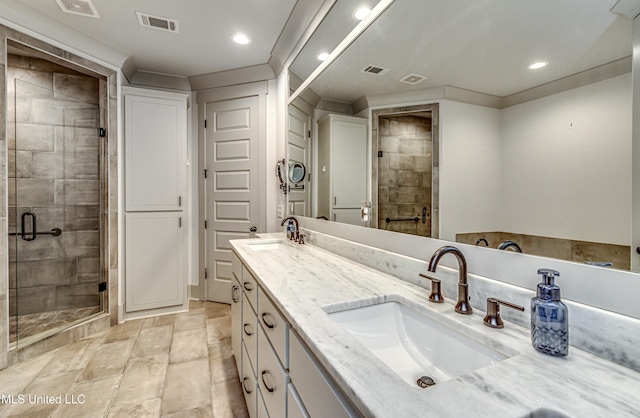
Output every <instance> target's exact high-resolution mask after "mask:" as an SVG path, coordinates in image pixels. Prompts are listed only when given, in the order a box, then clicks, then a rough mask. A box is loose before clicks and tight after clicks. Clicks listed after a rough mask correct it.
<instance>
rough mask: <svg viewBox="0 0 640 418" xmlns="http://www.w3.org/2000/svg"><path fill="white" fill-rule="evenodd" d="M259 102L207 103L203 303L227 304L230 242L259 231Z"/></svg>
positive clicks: (252, 100)
mask: <svg viewBox="0 0 640 418" xmlns="http://www.w3.org/2000/svg"><path fill="white" fill-rule="evenodd" d="M258 109H259V101H258V96H252V97H247V98H242V99H234V100H226V101H221V102H213V103H206V109H205V112H206V121H207V123H206V128H205V139H204V140H205V154H206V155H205V167H206V169H207V173H208V174H207V178H206V180H205V193H206V207H205V219H206V221H207V230H206V234H205V239H206V244H205V245H206V268H207V273H208V279H207V285H206V288H207V291H206V294H207V300H213V301H217V302H224V303H230V302H231V279H232V277H233V273H232V266H231V256H232V252H231V244H230V243H229V241H230V240H232V239H241V238H248V237H249V234H250V229H251V227H254V226H256V227H259V226H260V225H259V224H258V223H259V215H260V208H259V203H260V197H259V195H260V191H259V190H258V189H259V187H258V184H259V178H258V175H259V173H258V167H259V161H258V160H259V157H258V152H259V144H258V137H259V126H258V125H259V121H260V118H259V115H258Z"/></svg>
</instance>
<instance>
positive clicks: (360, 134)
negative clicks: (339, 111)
mask: <svg viewBox="0 0 640 418" xmlns="http://www.w3.org/2000/svg"><path fill="white" fill-rule="evenodd" d="M331 129H332V131H331V134H332V138H331V188H332V191H333V207H334V208H360V205H361V204H362V202H363V201H365V200H367V175H366V173H367V160H368V155H367V125H366V124H365V123H362V122H359V121H358V122H350V121H342V120H336V121H335V123H334V124H333V126H332V127H331Z"/></svg>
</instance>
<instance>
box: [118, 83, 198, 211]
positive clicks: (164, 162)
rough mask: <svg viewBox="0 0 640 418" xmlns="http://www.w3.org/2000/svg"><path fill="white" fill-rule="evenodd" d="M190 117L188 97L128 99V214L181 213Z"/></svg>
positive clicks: (126, 120)
mask: <svg viewBox="0 0 640 418" xmlns="http://www.w3.org/2000/svg"><path fill="white" fill-rule="evenodd" d="M186 115H187V104H186V96H181V97H179V98H162V97H156V96H154V97H143V96H137V95H133V94H127V95H125V165H126V173H127V175H126V210H127V211H156V210H181V206H182V199H183V197H184V187H185V184H186V164H185V161H186V156H185V153H186V140H187V122H186Z"/></svg>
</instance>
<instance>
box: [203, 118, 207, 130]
mask: <svg viewBox="0 0 640 418" xmlns="http://www.w3.org/2000/svg"><path fill="white" fill-rule="evenodd" d="M204 128H205V129H207V120H206V119H205V120H204Z"/></svg>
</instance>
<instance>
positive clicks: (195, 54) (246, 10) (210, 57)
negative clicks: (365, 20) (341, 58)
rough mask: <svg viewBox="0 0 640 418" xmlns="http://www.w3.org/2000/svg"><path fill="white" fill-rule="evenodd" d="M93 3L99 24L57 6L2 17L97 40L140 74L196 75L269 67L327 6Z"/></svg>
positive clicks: (151, 0) (267, 1) (42, 0)
mask: <svg viewBox="0 0 640 418" xmlns="http://www.w3.org/2000/svg"><path fill="white" fill-rule="evenodd" d="M67 1H72V2H73V1H76V0H67ZM82 1H84V0H82ZM91 2H92V3H93V5H94V6H95V9H96V11H97V13H98V15H99V18H98V19H96V18H93V17H89V16H83V15H78V14H70V13H65V12H63V11H62V9H61V7H60V6H59V5H58V3H57V2H56V0H2V3H3V4H2V5H0V12H1V13H0V16H1V17H3V18H5V19H9V20H11V21H13V22H14V23H18V24H20V25H22V26H24V27H26V28H28V29H31V30H33V31H35V32H38V33H40V34H43V35H45V36H48V37H51V38H53V39H56V40H60V41H61V42H65V41H66V42H65V43H68V44H76V45H80V46H81V47H82V46H84V45H87V42H86V41H87V39H89V40H91V41H92V42H93V44H94V45H98V46H106V47H108V48H110V49H111V51H110V52H109V53H108V54H103V59H104V56H107V57H109V56H112V57H113V59H112V60H111V61H114V60H115V61H117V60H118V59H119V58H118V57H124V60H125V61H129V62H128V63H127V65H128V66H130V67H131V66H132V67H133V68H135V70H137V71H143V72H151V73H158V74H165V75H173V76H178V77H194V76H199V75H203V74H210V73H217V72H221V71H227V70H232V69H238V68H244V67H251V66H255V65H261V64H266V63H268V62H269V60H270V59H271V56H272V52H273V50H274V47H276V44H277V42H278V41H279V39H280V38H281V35H282V34H283V30H284V29H285V26H286V25H289V26H295V27H296V29H297V30H298V31H301V30H303V29H305V28H306V26H307V25H308V23H309V21H310V18H309V16H313V15H314V14H315V12H317V10H318V4H320V3H321V1H318V0H243V1H234V0H207V1H203V0H179V1H176V0H126V1H118V0H115V1H114V0H92V1H91ZM300 9H303V10H300ZM136 12H143V13H147V14H150V15H154V16H159V17H163V18H168V19H173V20H177V21H178V33H172V32H168V31H162V30H159V29H155V28H147V27H142V26H141V25H140V24H139V23H138V18H137V15H136ZM43 23H44V24H43ZM54 27H55V28H54ZM65 30H66V32H65ZM63 32H64V33H63ZM237 32H243V33H245V34H247V35H248V36H249V37H250V38H251V39H252V42H251V43H250V44H248V45H238V44H236V43H234V42H233V41H232V39H231V38H232V36H233V35H234V34H235V33H237ZM77 38H84V39H77ZM296 40H297V38H296ZM72 46H74V45H72ZM85 49H87V48H86V47H85ZM83 52H89V53H92V52H93V51H83ZM285 58H286V57H285ZM112 63H114V62H112ZM114 64H116V65H121V64H122V63H117V62H115V63H114Z"/></svg>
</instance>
